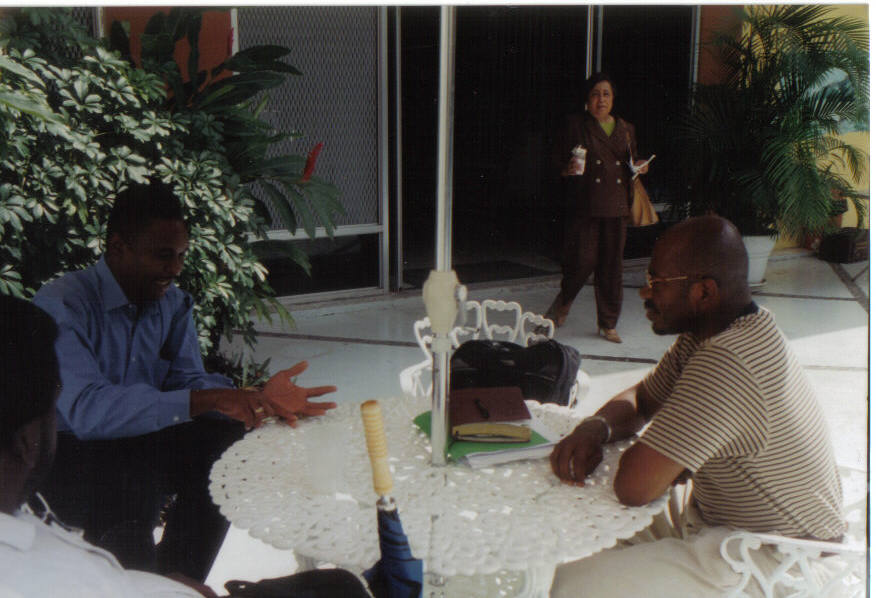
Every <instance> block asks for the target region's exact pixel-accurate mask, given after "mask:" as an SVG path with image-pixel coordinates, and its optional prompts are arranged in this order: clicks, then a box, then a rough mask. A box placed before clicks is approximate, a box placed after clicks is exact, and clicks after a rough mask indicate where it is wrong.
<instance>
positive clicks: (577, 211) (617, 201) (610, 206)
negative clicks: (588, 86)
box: [553, 112, 637, 218]
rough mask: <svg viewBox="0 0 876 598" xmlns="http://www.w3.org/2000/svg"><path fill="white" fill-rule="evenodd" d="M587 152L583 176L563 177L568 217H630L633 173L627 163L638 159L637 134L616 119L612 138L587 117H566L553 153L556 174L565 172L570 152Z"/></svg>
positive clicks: (623, 122) (588, 115)
mask: <svg viewBox="0 0 876 598" xmlns="http://www.w3.org/2000/svg"><path fill="white" fill-rule="evenodd" d="M579 144H580V145H582V146H584V147H585V148H587V166H586V170H585V171H584V174H583V175H582V176H567V177H562V179H563V183H562V189H563V194H564V201H565V205H566V209H567V214H569V215H570V216H573V217H574V216H577V217H587V216H590V217H601V218H617V217H626V216H628V215H629V207H630V205H631V203H632V198H633V195H632V191H633V186H632V180H631V177H632V173H631V172H630V167H629V165H628V162H629V160H630V157H631V156H632V158H633V160H634V161H635V160H636V159H637V153H636V130H635V128H634V127H633V125H631V124H630V123H628V122H626V121H625V120H623V119H621V118H618V117H615V126H614V131H613V132H612V133H611V136H610V137H609V136H608V135H606V134H605V131H604V130H603V129H602V127H601V126H600V125H599V123H598V122H597V121H596V119H595V118H593V117H592V116H590V114H588V113H586V112H585V113H584V114H571V115H569V116H567V117H566V124H565V127H564V128H563V129H562V130H561V132H560V135H559V136H558V138H557V140H556V142H555V143H554V149H553V154H554V156H553V162H554V167H555V168H556V172H557V173H560V172H562V171H564V170H565V169H566V166H567V165H568V163H569V158H570V157H571V153H572V148H573V147H575V146H576V145H579Z"/></svg>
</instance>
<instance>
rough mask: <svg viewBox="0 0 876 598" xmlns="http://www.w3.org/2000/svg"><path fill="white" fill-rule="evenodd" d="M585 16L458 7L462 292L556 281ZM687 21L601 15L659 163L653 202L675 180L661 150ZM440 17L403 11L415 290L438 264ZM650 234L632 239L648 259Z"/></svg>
mask: <svg viewBox="0 0 876 598" xmlns="http://www.w3.org/2000/svg"><path fill="white" fill-rule="evenodd" d="M593 8H594V9H595V7H593ZM587 11H588V8H587V7H586V6H551V7H541V6H520V7H510V6H480V7H477V6H471V7H469V6H461V7H458V8H457V11H456V12H457V29H456V77H455V95H454V138H453V144H454V162H453V179H454V187H453V258H452V259H453V264H454V268H456V269H457V273H458V274H459V275H460V280H461V281H462V282H463V283H466V282H479V281H482V280H499V279H509V278H517V277H530V276H536V275H539V274H548V273H554V272H558V271H559V262H558V255H559V250H560V241H561V239H560V235H561V228H562V227H561V224H560V221H559V220H560V213H561V205H560V201H559V196H558V194H557V193H556V190H555V188H554V185H553V180H554V178H555V177H554V176H553V173H552V172H549V171H548V168H547V154H548V148H549V146H550V142H551V137H552V135H553V134H554V131H555V130H557V128H558V126H559V123H560V122H561V119H562V117H563V116H564V115H565V114H566V113H568V112H570V111H573V110H577V109H578V106H580V103H581V92H582V86H583V83H584V80H585V78H586V70H587V65H586V48H587ZM691 11H692V8H691V7H654V8H649V7H633V8H627V7H621V6H617V7H606V9H605V19H604V24H605V25H604V32H605V39H604V44H603V57H604V58H603V65H604V66H605V70H607V71H608V70H610V71H611V73H612V75H613V76H614V77H615V78H616V79H617V81H618V84H619V88H620V90H621V94H622V95H621V96H620V100H619V105H618V113H619V114H621V115H622V116H623V117H624V118H627V119H628V120H630V121H631V122H633V124H635V125H636V128H637V131H638V137H639V144H640V148H641V149H642V152H649V153H648V155H650V153H655V154H657V156H658V158H657V159H655V167H654V169H653V170H652V173H653V175H656V176H653V175H652V174H649V175H648V177H649V181H648V182H649V191H650V192H651V194H652V197H653V199H654V200H655V201H660V199H661V197H662V195H661V194H662V193H664V191H663V189H664V184H663V179H664V178H666V177H668V176H669V175H668V174H667V173H669V172H670V165H669V164H665V165H661V166H660V167H658V166H657V163H658V162H659V158H660V156H661V155H663V154H666V155H668V151H665V150H664V148H663V146H662V145H661V144H662V142H663V139H665V137H666V135H665V132H666V130H667V127H668V126H669V122H670V118H671V114H673V113H674V110H675V109H677V108H680V107H681V106H683V104H684V102H686V101H687V100H686V98H687V85H688V69H689V67H688V65H689V50H690V24H691V16H690V15H691ZM439 19H440V9H439V8H437V7H405V8H403V9H402V18H401V28H402V39H401V49H402V60H401V64H402V88H403V91H402V110H403V113H402V119H403V121H402V122H403V124H402V134H403V138H402V142H403V149H402V151H403V157H404V159H403V166H402V169H403V185H404V205H403V230H404V235H403V244H404V247H403V251H404V258H405V259H404V261H405V263H404V269H405V283H406V284H408V285H411V286H419V285H420V284H421V282H422V280H423V278H424V275H425V273H426V272H428V268H430V267H431V266H432V265H433V264H434V252H435V187H436V181H435V164H436V151H437V147H436V145H437V112H438V98H437V94H438V35H439ZM624 40H626V46H625V45H624ZM654 234H656V233H655V231H654V230H653V229H651V230H649V231H637V232H635V233H633V234H632V235H631V249H634V251H633V253H641V252H643V251H644V252H648V251H650V249H649V247H648V246H649V244H650V242H651V241H650V240H649V239H650V238H651V237H653V236H654ZM640 238H641V239H643V241H642V242H640V241H639V239H640ZM640 246H641V247H640Z"/></svg>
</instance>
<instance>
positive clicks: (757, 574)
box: [721, 468, 867, 598]
mask: <svg viewBox="0 0 876 598" xmlns="http://www.w3.org/2000/svg"><path fill="white" fill-rule="evenodd" d="M841 477H842V481H843V496H844V501H845V506H844V513H845V518H846V522H847V523H848V531H847V533H846V534H845V536H844V540H843V542H842V543H841V544H837V543H835V542H820V541H815V540H800V539H797V538H788V537H785V536H779V535H775V534H759V533H752V532H747V531H738V532H735V533H733V534H731V535H729V536H727V538H725V539H724V541H723V542H722V543H721V556H722V557H723V558H724V560H725V561H726V562H727V563H728V564H729V565H730V566H731V567H732V568H733V570H734V571H736V572H737V573H741V574H742V578H741V580H740V582H739V585H738V586H737V587H735V588H734V589H733V591H732V592H730V593H729V594H727V596H728V598H737V597H738V598H747V597H749V596H759V595H761V594H762V595H763V596H765V597H766V598H773V597H774V596H775V597H778V596H793V597H799V598H802V597H804V596H805V597H812V598H816V597H818V598H840V597H842V598H857V597H861V598H863V596H865V595H866V592H867V539H866V529H867V524H866V517H867V474H866V472H863V471H860V470H855V469H850V468H841ZM763 545H772V546H774V547H775V548H776V553H777V555H779V556H780V558H781V562H780V563H779V565H778V566H777V567H775V568H772V567H770V569H771V570H768V571H765V570H763V569H762V568H761V566H760V565H759V564H758V562H757V561H756V560H755V559H753V558H752V555H751V552H752V551H756V550H758V549H760V548H761V546H763Z"/></svg>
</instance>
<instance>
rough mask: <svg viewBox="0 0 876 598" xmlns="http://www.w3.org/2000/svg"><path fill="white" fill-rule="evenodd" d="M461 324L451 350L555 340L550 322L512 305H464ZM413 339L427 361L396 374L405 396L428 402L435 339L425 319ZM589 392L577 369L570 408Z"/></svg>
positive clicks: (452, 334) (488, 301) (587, 379)
mask: <svg viewBox="0 0 876 598" xmlns="http://www.w3.org/2000/svg"><path fill="white" fill-rule="evenodd" d="M460 320H461V321H462V323H461V324H458V325H457V326H454V328H453V329H452V330H451V331H450V335H449V336H450V342H451V344H452V345H453V348H454V349H456V348H457V347H459V345H461V344H462V343H464V342H465V341H467V340H472V339H491V340H501V341H508V342H512V343H517V344H519V345H523V346H529V345H531V344H532V343H534V342H538V341H543V340H547V339H550V338H553V336H554V323H553V322H552V321H551V320H549V319H547V318H545V317H543V316H541V315H538V314H535V313H532V312H529V311H527V312H524V311H523V308H522V307H521V306H520V304H519V303H517V302H515V301H503V300H494V299H485V300H484V301H483V302H478V301H466V302H465V304H464V309H463V313H462V314H460ZM469 322H471V323H469ZM414 336H415V337H416V339H417V344H418V345H419V346H420V349H422V351H423V354H424V355H425V357H426V358H425V359H424V360H423V361H420V362H419V363H416V364H414V365H411V366H409V367H407V368H405V369H403V370H402V371H401V373H400V374H399V383H400V384H401V388H402V391H403V392H404V393H405V394H407V395H411V396H415V397H426V398H428V397H431V396H432V380H431V378H430V375H431V371H432V351H431V345H432V340H433V338H434V335H433V333H432V328H431V324H430V322H429V317H428V316H426V317H425V318H422V319H420V320H417V321H416V322H414ZM589 390H590V376H588V375H587V373H586V372H585V371H583V370H581V369H579V370H578V375H577V377H576V383H575V384H573V385H572V389H571V390H570V392H569V408H574V406H575V405H576V404H577V402H578V399H579V398H582V397H584V395H586V394H587V391H589Z"/></svg>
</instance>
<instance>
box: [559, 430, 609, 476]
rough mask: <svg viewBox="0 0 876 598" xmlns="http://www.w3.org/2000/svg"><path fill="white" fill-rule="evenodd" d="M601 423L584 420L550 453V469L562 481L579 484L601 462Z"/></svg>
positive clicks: (602, 434) (603, 431) (603, 432)
mask: <svg viewBox="0 0 876 598" xmlns="http://www.w3.org/2000/svg"><path fill="white" fill-rule="evenodd" d="M604 435H605V428H604V427H603V424H601V423H600V422H598V421H589V422H584V423H582V424H581V425H579V426H578V427H577V428H575V429H574V430H573V431H572V433H571V434H569V435H568V436H566V437H565V438H563V439H562V440H561V441H560V442H559V443H557V446H555V447H554V451H553V452H552V453H551V469H553V470H554V473H555V474H556V475H557V477H558V478H560V479H561V480H563V481H564V482H568V483H571V484H577V485H581V484H583V483H584V478H586V477H587V476H588V475H590V473H591V472H592V471H593V470H594V469H596V466H597V465H599V463H600V462H602V440H603V436H604Z"/></svg>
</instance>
